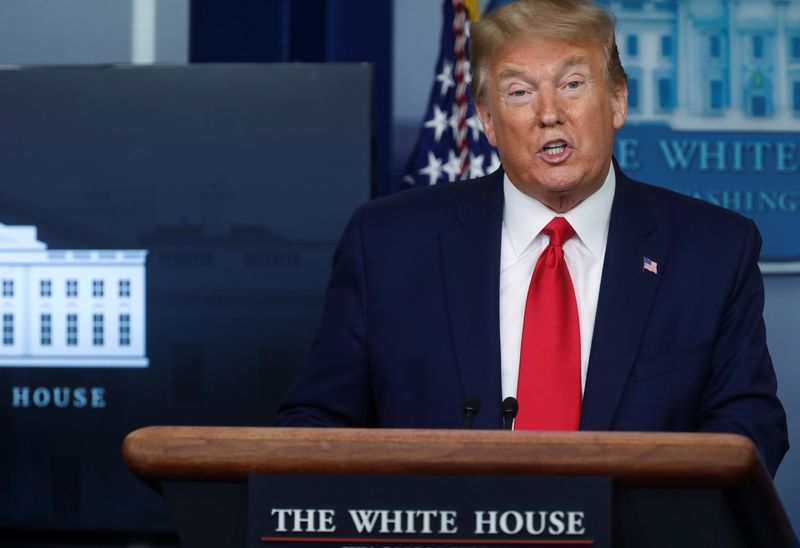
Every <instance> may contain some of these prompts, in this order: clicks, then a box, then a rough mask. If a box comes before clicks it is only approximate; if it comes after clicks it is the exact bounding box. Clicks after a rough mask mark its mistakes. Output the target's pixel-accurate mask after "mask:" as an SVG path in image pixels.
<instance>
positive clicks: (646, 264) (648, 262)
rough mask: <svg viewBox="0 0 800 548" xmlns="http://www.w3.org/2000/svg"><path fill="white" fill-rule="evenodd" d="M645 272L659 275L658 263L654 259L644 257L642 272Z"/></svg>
mask: <svg viewBox="0 0 800 548" xmlns="http://www.w3.org/2000/svg"><path fill="white" fill-rule="evenodd" d="M645 270H647V271H648V272H652V273H653V274H658V263H657V262H655V261H654V260H653V259H649V258H647V257H643V258H642V271H643V272H644V271H645Z"/></svg>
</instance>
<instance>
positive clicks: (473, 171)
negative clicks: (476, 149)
mask: <svg viewBox="0 0 800 548" xmlns="http://www.w3.org/2000/svg"><path fill="white" fill-rule="evenodd" d="M484 175H486V173H485V172H484V171H483V154H479V155H478V156H475V155H474V154H473V153H471V152H470V153H469V176H470V177H473V178H474V177H483V176H484Z"/></svg>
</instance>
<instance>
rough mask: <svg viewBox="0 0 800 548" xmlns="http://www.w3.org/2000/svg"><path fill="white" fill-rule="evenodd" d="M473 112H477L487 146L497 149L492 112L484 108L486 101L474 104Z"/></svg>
mask: <svg viewBox="0 0 800 548" xmlns="http://www.w3.org/2000/svg"><path fill="white" fill-rule="evenodd" d="M475 110H476V111H478V118H480V119H481V124H483V132H484V134H485V135H486V139H487V140H488V141H489V144H490V145H492V146H493V147H495V148H497V141H496V140H495V133H494V121H493V120H492V111H491V109H490V108H487V107H486V100H485V99H484V100H483V101H479V102H476V103H475Z"/></svg>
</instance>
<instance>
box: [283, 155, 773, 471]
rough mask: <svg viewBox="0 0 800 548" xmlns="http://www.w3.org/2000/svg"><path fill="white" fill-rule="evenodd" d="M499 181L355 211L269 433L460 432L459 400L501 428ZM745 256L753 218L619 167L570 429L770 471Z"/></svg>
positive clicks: (768, 371) (756, 320) (758, 323)
mask: <svg viewBox="0 0 800 548" xmlns="http://www.w3.org/2000/svg"><path fill="white" fill-rule="evenodd" d="M502 180H503V174H502V171H498V172H495V173H494V174H492V175H489V176H487V177H483V178H481V179H476V180H473V181H467V182H460V183H452V184H446V185H440V186H436V187H431V188H426V189H419V190H408V191H404V192H401V193H398V194H395V195H392V196H390V197H387V198H383V199H379V200H375V201H372V202H370V203H367V204H365V205H364V206H362V207H360V208H359V209H358V210H357V211H356V212H355V214H354V215H353V217H352V219H351V220H350V223H349V224H348V226H347V228H346V230H345V233H344V235H343V237H342V240H341V242H340V245H339V248H338V250H337V252H336V256H335V259H334V268H333V274H332V277H331V280H330V284H329V287H328V292H327V296H326V304H325V309H324V313H323V318H322V323H321V326H320V329H319V333H318V335H317V338H316V340H315V342H314V345H313V348H312V352H311V356H310V361H309V364H308V366H307V367H306V368H305V369H304V370H303V371H302V373H301V375H300V378H299V379H298V381H297V382H296V384H295V386H294V387H293V388H292V389H291V390H290V392H289V394H288V395H287V396H286V398H285V400H284V402H283V404H282V406H281V409H280V412H279V415H278V422H279V424H282V425H287V426H288V425H293V426H301V425H316V426H365V427H367V426H370V427H374V426H380V427H415V428H459V427H460V426H461V425H462V422H463V417H462V409H463V405H464V400H465V398H466V397H467V396H468V395H475V396H477V397H478V398H479V399H480V412H479V413H478V415H477V417H476V418H475V421H474V426H475V427H476V428H500V427H501V422H502V421H501V407H500V406H501V381H500V327H499V285H500V272H499V268H500V241H501V225H502V215H503V184H502ZM760 247H761V240H760V237H759V234H758V230H757V229H756V227H755V225H754V224H753V222H752V221H750V220H747V219H745V218H743V217H741V216H739V215H737V214H734V213H731V212H729V211H726V210H724V209H721V208H718V207H715V206H711V205H709V204H706V203H703V202H701V201H698V200H694V199H692V198H688V197H685V196H682V195H679V194H676V193H673V192H670V191H667V190H664V189H660V188H656V187H652V186H649V185H645V184H642V183H638V182H635V181H632V180H630V179H628V178H627V177H626V176H625V175H624V174H622V173H621V172H620V171H619V170H617V185H616V192H615V195H614V201H613V206H612V210H611V221H610V227H609V234H608V244H607V247H606V256H605V263H604V267H603V275H602V282H601V287H600V295H599V302H598V307H597V315H596V320H595V330H594V337H593V339H592V341H593V342H592V348H591V353H590V357H589V367H588V372H587V375H588V376H587V378H586V385H585V391H584V397H583V406H582V410H581V422H580V428H581V429H582V430H629V431H688V432H692V431H704V432H733V433H739V434H744V435H746V436H749V437H750V438H751V439H752V440H753V441H754V442H755V444H756V446H757V447H758V449H759V451H760V453H761V455H762V457H763V459H764V461H765V463H766V465H767V467H768V469H769V470H770V472H771V473H773V474H774V472H775V470H776V468H777V466H778V464H779V463H780V461H781V458H782V457H783V455H784V453H785V452H786V450H787V448H788V437H787V431H786V417H785V414H784V410H783V407H782V406H781V404H780V402H779V401H778V399H777V397H776V381H775V374H774V370H773V367H772V362H771V360H770V356H769V353H768V351H767V346H766V336H765V330H764V322H763V319H762V308H763V301H764V295H763V283H762V279H761V274H760V272H759V270H758V264H757V260H758V256H759V250H760ZM645 257H647V258H650V259H652V260H653V261H655V262H656V263H657V264H658V272H657V273H656V274H654V273H651V272H649V271H646V270H644V269H643V258H645Z"/></svg>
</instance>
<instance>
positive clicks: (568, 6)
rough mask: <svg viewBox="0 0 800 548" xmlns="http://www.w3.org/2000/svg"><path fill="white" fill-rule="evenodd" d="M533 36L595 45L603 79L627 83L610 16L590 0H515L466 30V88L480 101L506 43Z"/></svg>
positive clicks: (614, 86) (617, 85)
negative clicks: (468, 67) (468, 65)
mask: <svg viewBox="0 0 800 548" xmlns="http://www.w3.org/2000/svg"><path fill="white" fill-rule="evenodd" d="M531 37H545V38H551V39H556V40H563V41H567V42H571V43H573V44H579V45H597V46H599V47H601V48H602V50H603V54H604V56H605V74H604V76H605V80H606V83H607V84H608V86H609V87H610V88H611V89H612V90H615V89H618V88H620V87H621V86H624V85H625V84H626V83H627V75H626V74H625V70H624V69H623V68H622V63H621V62H620V60H619V50H617V43H616V40H615V37H614V16H613V15H612V14H611V13H610V12H609V11H607V10H606V9H604V8H602V7H600V6H598V5H597V4H595V3H594V2H592V1H591V0H517V1H515V2H511V3H509V4H506V5H505V6H503V7H502V8H499V9H496V10H493V11H491V12H489V13H488V14H487V15H485V16H484V17H482V18H481V20H480V21H478V22H477V23H475V24H474V25H473V26H472V29H471V32H470V50H471V53H470V63H471V67H472V82H471V83H470V91H471V92H472V97H473V100H474V101H475V102H476V103H479V102H481V100H482V99H483V94H484V92H485V87H486V78H487V75H488V72H489V66H490V65H491V63H492V62H493V61H494V57H495V56H496V55H497V53H498V52H499V51H500V50H501V49H502V48H503V47H504V46H506V45H508V44H510V43H512V42H517V41H525V40H527V39H530V38H531Z"/></svg>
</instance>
